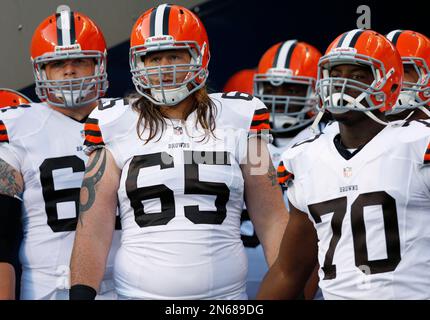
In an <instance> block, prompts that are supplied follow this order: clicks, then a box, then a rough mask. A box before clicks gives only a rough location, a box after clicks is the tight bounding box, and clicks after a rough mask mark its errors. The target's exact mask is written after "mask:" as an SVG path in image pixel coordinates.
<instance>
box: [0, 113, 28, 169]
mask: <svg viewBox="0 0 430 320" xmlns="http://www.w3.org/2000/svg"><path fill="white" fill-rule="evenodd" d="M21 111H22V110H17V109H16V108H15V109H12V108H10V109H8V110H5V109H3V110H2V112H1V113H0V159H2V160H3V161H5V162H7V163H8V164H9V165H11V166H12V167H14V168H15V169H16V170H18V171H21V163H22V161H23V159H24V157H25V150H24V148H23V146H22V145H21V143H20V139H21V138H22V137H24V136H25V135H26V134H27V131H28V130H29V127H31V125H27V124H26V122H27V121H26V120H25V119H22V117H21ZM23 129H26V130H23Z"/></svg>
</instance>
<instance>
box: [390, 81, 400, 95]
mask: <svg viewBox="0 0 430 320" xmlns="http://www.w3.org/2000/svg"><path fill="white" fill-rule="evenodd" d="M398 87H399V85H398V84H397V83H394V84H393V85H392V86H391V93H393V92H395V91H396V90H397V88H398Z"/></svg>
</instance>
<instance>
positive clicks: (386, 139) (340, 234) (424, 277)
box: [282, 121, 430, 299]
mask: <svg viewBox="0 0 430 320" xmlns="http://www.w3.org/2000/svg"><path fill="white" fill-rule="evenodd" d="M336 136H337V137H339V136H338V135H337V133H336V132H330V133H325V134H322V135H319V136H316V137H313V138H311V139H309V140H307V141H304V142H302V143H301V144H298V145H296V146H295V147H292V148H291V149H289V150H287V152H285V153H284V154H283V156H282V159H283V163H284V164H285V168H286V170H287V172H286V176H288V178H289V182H288V191H287V193H288V198H289V200H290V201H291V203H292V204H293V205H294V206H295V207H296V208H298V209H299V210H301V211H303V212H305V213H307V215H308V217H309V219H310V220H311V221H312V222H313V223H314V226H315V229H316V231H317V235H318V239H319V242H318V260H319V264H320V271H319V277H320V287H321V289H322V290H323V294H324V297H325V298H326V299H429V298H430V277H429V270H430V214H429V213H430V201H429V200H430V192H429V187H430V170H429V165H428V164H429V163H430V149H429V142H430V129H429V128H428V124H427V123H425V122H421V123H420V122H416V121H413V122H411V123H408V124H407V125H406V126H403V127H402V126H400V125H398V124H396V125H390V126H387V127H386V128H384V129H383V130H382V131H381V132H380V133H379V134H377V135H376V136H375V137H374V138H373V139H372V140H371V141H370V142H369V143H367V144H366V145H365V146H364V147H363V148H362V149H360V150H358V151H355V153H350V151H346V150H345V149H343V148H342V147H341V145H340V143H338V142H336V143H335V141H339V140H338V138H337V139H335V137H336Z"/></svg>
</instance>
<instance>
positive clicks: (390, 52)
mask: <svg viewBox="0 0 430 320" xmlns="http://www.w3.org/2000/svg"><path fill="white" fill-rule="evenodd" d="M345 64H352V65H360V66H367V67H369V68H370V70H371V71H372V74H373V78H374V81H373V82H372V83H371V84H370V85H368V84H365V83H363V82H360V81H356V80H352V79H347V78H335V77H331V76H330V69H331V68H332V67H333V66H336V65H345ZM402 80H403V66H402V61H401V58H400V55H399V53H398V52H397V50H396V48H395V47H394V45H393V44H392V43H391V42H390V41H389V40H388V39H387V38H385V37H384V36H383V35H381V34H379V33H377V32H375V31H372V30H362V29H355V30H352V31H348V32H345V33H343V34H341V35H340V36H338V37H337V38H336V39H335V40H334V41H333V42H332V43H331V44H330V46H329V47H328V49H327V51H326V54H325V55H324V56H323V57H322V58H321V59H320V61H319V65H318V83H317V92H318V94H319V96H320V98H321V107H322V109H327V110H328V111H330V112H332V113H343V112H347V111H349V110H355V111H363V112H365V113H366V114H367V115H368V116H369V117H371V118H372V119H373V120H375V121H377V122H379V123H382V124H386V123H385V122H384V121H382V120H380V119H379V118H377V117H376V116H375V115H374V114H373V113H372V112H371V111H372V110H380V111H381V112H384V111H388V110H391V109H392V108H393V106H394V105H395V104H396V101H397V98H398V96H399V93H400V88H401V84H402ZM339 88H340V89H339ZM348 90H356V91H358V92H360V94H359V95H358V96H357V97H352V96H350V95H348V94H347V92H346V91H348ZM364 102H366V103H364ZM363 103H364V104H363ZM366 104H367V105H366Z"/></svg>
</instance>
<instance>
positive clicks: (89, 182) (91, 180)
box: [79, 149, 106, 225]
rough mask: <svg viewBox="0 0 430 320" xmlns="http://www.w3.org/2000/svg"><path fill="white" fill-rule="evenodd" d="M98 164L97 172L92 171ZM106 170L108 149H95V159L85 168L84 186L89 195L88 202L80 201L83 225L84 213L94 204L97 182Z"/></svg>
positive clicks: (80, 214)
mask: <svg viewBox="0 0 430 320" xmlns="http://www.w3.org/2000/svg"><path fill="white" fill-rule="evenodd" d="M97 166H98V169H97V170H96V172H94V173H91V175H90V172H91V171H92V170H93V169H95V168H96V167H97ZM105 170H106V150H105V149H98V150H96V151H95V156H94V158H93V160H92V161H91V162H90V163H89V165H88V167H87V168H86V170H85V177H84V180H83V182H82V188H81V190H83V189H86V190H87V193H88V196H87V201H86V203H82V200H81V201H80V203H79V221H80V223H81V225H82V224H83V222H82V218H83V214H84V213H85V212H86V211H88V210H89V209H90V208H91V207H92V206H93V204H94V202H95V200H96V184H97V183H98V182H99V181H100V180H101V178H102V177H103V174H104V172H105Z"/></svg>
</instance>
